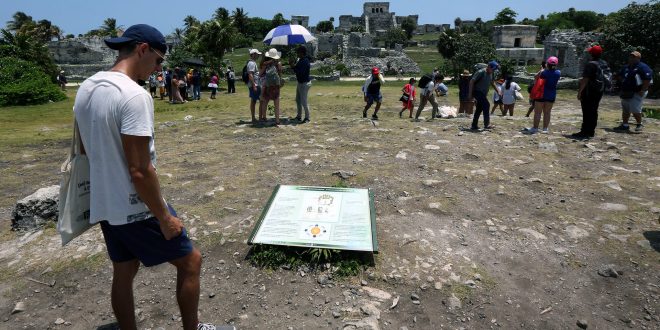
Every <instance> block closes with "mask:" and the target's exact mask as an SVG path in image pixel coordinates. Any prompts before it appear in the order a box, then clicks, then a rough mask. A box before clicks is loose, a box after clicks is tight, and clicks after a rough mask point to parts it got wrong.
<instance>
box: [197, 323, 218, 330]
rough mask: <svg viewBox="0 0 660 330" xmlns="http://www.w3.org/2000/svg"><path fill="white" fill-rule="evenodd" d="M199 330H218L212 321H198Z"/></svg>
mask: <svg viewBox="0 0 660 330" xmlns="http://www.w3.org/2000/svg"><path fill="white" fill-rule="evenodd" d="M197 330H216V327H215V325H213V324H210V323H198V324H197Z"/></svg>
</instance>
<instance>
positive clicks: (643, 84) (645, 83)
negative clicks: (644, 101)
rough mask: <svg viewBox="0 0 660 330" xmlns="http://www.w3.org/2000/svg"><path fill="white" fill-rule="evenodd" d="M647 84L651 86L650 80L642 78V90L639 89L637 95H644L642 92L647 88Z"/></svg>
mask: <svg viewBox="0 0 660 330" xmlns="http://www.w3.org/2000/svg"><path fill="white" fill-rule="evenodd" d="M649 86H651V81H650V80H643V81H642V90H640V91H639V96H642V97H643V96H644V93H646V91H648V90H649Z"/></svg>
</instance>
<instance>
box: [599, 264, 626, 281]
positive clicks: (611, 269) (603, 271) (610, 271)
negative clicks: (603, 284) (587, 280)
mask: <svg viewBox="0 0 660 330" xmlns="http://www.w3.org/2000/svg"><path fill="white" fill-rule="evenodd" d="M598 275H600V276H603V277H614V278H617V277H619V275H621V273H619V272H617V271H616V269H615V266H614V265H613V264H609V265H603V266H601V267H600V268H599V269H598Z"/></svg>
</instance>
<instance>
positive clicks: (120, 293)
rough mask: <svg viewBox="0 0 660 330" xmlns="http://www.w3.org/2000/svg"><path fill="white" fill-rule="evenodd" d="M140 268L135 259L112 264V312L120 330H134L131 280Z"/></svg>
mask: <svg viewBox="0 0 660 330" xmlns="http://www.w3.org/2000/svg"><path fill="white" fill-rule="evenodd" d="M139 268H140V262H139V261H138V260H137V259H135V260H131V261H126V262H113V263H112V269H113V275H112V293H111V300H112V310H113V311H114V313H115V317H116V318H117V323H119V328H120V329H122V330H135V329H137V325H136V323H135V303H134V301H133V279H134V278H135V274H137V271H138V269H139Z"/></svg>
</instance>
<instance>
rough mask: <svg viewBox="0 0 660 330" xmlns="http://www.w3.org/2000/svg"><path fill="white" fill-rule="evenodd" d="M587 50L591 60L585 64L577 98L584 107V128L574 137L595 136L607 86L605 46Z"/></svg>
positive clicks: (586, 137) (572, 135)
mask: <svg viewBox="0 0 660 330" xmlns="http://www.w3.org/2000/svg"><path fill="white" fill-rule="evenodd" d="M587 52H588V53H589V55H591V60H590V61H589V62H587V64H585V66H584V71H582V79H580V88H579V89H578V93H577V99H578V100H580V106H581V107H582V129H581V130H580V131H579V132H577V133H573V134H571V137H572V138H574V139H588V138H592V137H594V135H595V133H596V124H597V122H598V105H599V104H600V100H601V98H602V97H603V93H604V92H605V88H606V82H605V80H606V77H605V70H604V69H603V67H607V62H605V61H603V60H602V59H601V58H600V57H601V55H602V54H603V48H602V47H600V46H598V45H596V46H593V47H590V48H589V49H587ZM608 71H609V70H608Z"/></svg>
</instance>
